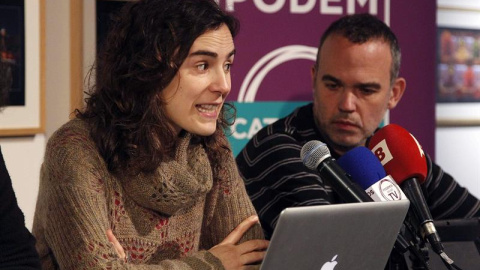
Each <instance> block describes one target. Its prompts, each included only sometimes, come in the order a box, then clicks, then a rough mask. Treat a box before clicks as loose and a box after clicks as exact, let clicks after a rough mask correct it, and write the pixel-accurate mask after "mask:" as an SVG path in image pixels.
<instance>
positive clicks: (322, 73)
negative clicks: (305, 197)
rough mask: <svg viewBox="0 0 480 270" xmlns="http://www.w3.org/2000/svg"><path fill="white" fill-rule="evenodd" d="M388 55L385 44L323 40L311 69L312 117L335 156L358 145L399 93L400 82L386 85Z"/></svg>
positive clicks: (363, 140)
mask: <svg viewBox="0 0 480 270" xmlns="http://www.w3.org/2000/svg"><path fill="white" fill-rule="evenodd" d="M391 63H392V56H391V52H390V47H389V45H388V43H385V42H383V41H382V40H372V41H369V42H366V43H363V44H353V43H351V42H350V41H348V39H346V38H344V37H341V36H339V35H332V36H329V37H328V38H327V39H326V40H325V42H324V44H323V46H322V48H321V50H320V56H319V63H318V68H317V69H315V68H312V79H313V89H314V90H313V91H314V116H315V118H316V124H317V126H318V127H319V129H320V131H321V133H322V134H323V135H324V136H325V137H326V139H327V140H328V142H327V143H329V144H331V145H332V146H333V147H334V149H335V151H336V152H338V153H339V154H343V153H344V152H346V151H348V150H350V149H351V148H353V147H356V146H359V145H364V144H365V141H366V139H367V137H369V136H371V135H372V134H373V132H374V131H375V129H376V128H377V127H378V125H379V124H380V122H381V121H382V119H383V117H384V115H385V112H386V111H387V109H392V108H394V107H395V106H396V104H397V103H398V101H399V100H400V98H401V96H402V94H403V91H404V89H405V80H404V79H402V78H397V79H396V80H395V82H394V84H393V85H391V84H390V70H391Z"/></svg>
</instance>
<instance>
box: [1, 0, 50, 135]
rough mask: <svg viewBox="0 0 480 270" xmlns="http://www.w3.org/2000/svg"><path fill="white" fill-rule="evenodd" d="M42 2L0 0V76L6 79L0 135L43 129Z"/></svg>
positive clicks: (33, 131) (40, 130)
mask: <svg viewBox="0 0 480 270" xmlns="http://www.w3.org/2000/svg"><path fill="white" fill-rule="evenodd" d="M44 1H45V0H29V1H26V0H0V61H1V65H2V72H1V76H2V80H3V81H5V82H6V89H5V93H6V94H5V95H4V98H5V100H6V106H5V107H4V108H3V110H2V112H1V113H0V136H25V135H34V134H36V133H42V132H43V131H44V118H45V115H44V103H45V102H44V84H45V82H44V71H45V66H44V36H45V34H44V31H45V29H44V25H45V20H44V16H45V2H44ZM27 18H28V19H27Z"/></svg>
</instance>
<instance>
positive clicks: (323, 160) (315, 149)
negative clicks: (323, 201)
mask: <svg viewBox="0 0 480 270" xmlns="http://www.w3.org/2000/svg"><path fill="white" fill-rule="evenodd" d="M300 157H301V159H302V162H303V164H304V165H305V166H306V167H307V168H309V169H311V170H314V171H318V172H319V173H320V176H321V177H322V178H323V179H327V180H328V181H329V183H330V185H332V188H333V189H334V190H335V191H336V192H337V193H338V194H339V195H340V197H341V198H342V199H343V200H344V201H345V202H371V201H373V200H372V199H371V198H370V197H369V196H368V195H367V194H366V193H365V191H363V190H361V188H360V187H359V186H358V185H356V184H355V183H353V182H352V181H351V179H350V177H349V176H348V175H347V173H346V172H345V171H344V170H343V169H342V168H340V166H338V164H337V163H336V162H335V159H334V158H333V157H332V156H331V155H330V150H328V147H327V145H326V144H325V143H323V142H321V141H316V140H313V141H309V142H307V143H306V144H305V145H303V147H302V151H301V152H300Z"/></svg>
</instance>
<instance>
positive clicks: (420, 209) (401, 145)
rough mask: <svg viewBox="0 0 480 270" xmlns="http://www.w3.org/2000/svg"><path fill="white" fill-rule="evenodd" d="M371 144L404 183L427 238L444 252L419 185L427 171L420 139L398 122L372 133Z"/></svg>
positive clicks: (376, 153) (403, 187)
mask: <svg viewBox="0 0 480 270" xmlns="http://www.w3.org/2000/svg"><path fill="white" fill-rule="evenodd" d="M368 147H369V148H370V149H371V151H372V152H373V153H374V154H375V156H377V158H378V159H379V160H380V162H381V164H382V165H383V167H384V169H385V171H386V172H387V173H388V174H390V175H391V176H392V177H393V179H394V180H395V181H396V182H397V184H399V185H400V186H401V187H402V189H403V191H404V192H405V194H406V195H407V198H408V199H409V200H410V202H411V205H412V206H413V212H414V214H415V216H416V217H417V219H418V221H419V223H420V226H421V228H422V232H423V236H424V238H426V239H427V240H428V242H429V243H430V245H431V246H432V248H433V250H434V251H435V252H436V253H437V254H439V255H441V256H442V254H444V252H443V251H444V247H443V245H442V243H441V240H440V236H439V235H438V233H437V230H436V229H435V226H434V224H433V218H432V215H431V213H430V210H429V209H428V205H427V202H426V200H425V197H424V196H423V193H422V190H421V187H420V184H421V183H423V182H424V181H425V178H426V175H427V162H426V157H425V153H424V152H423V150H422V147H421V146H420V144H419V143H418V141H417V139H415V137H414V136H413V135H412V134H410V133H409V132H408V131H407V130H405V129H404V128H402V127H400V126H399V125H395V124H389V125H387V126H385V127H383V128H381V129H380V130H379V131H377V132H376V133H375V134H374V135H373V137H372V138H371V139H370V142H369V145H368Z"/></svg>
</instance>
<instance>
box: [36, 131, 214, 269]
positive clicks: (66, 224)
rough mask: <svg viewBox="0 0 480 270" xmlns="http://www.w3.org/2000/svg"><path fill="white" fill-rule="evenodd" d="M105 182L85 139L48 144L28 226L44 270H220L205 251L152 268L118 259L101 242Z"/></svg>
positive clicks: (62, 137)
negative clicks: (30, 227) (32, 227)
mask: <svg viewBox="0 0 480 270" xmlns="http://www.w3.org/2000/svg"><path fill="white" fill-rule="evenodd" d="M105 177H108V176H107V171H106V168H105V164H104V163H103V162H102V161H101V158H100V156H99V155H98V152H97V151H96V148H95V147H94V145H93V143H91V142H90V141H89V140H88V139H86V138H82V137H81V136H77V134H68V132H64V133H60V134H56V135H54V137H52V139H51V140H50V141H49V143H48V145H47V150H46V154H45V159H44V163H43V165H42V172H41V180H40V190H39V195H38V202H37V209H36V213H35V221H34V234H35V235H36V236H37V238H38V239H39V242H40V243H39V244H37V249H38V250H39V253H40V256H41V258H42V263H43V267H44V268H50V267H52V268H53V267H55V268H58V267H59V268H60V269H172V270H176V269H182V270H183V269H223V267H222V265H221V262H220V261H219V260H218V259H217V258H216V257H214V256H213V255H212V254H211V253H209V252H208V251H199V252H197V253H195V254H194V255H193V256H190V257H184V258H181V259H172V260H163V261H160V262H159V263H157V264H155V265H154V264H131V263H127V262H125V261H124V260H121V259H119V258H118V256H117V255H116V252H115V250H114V249H113V247H112V246H111V245H110V243H109V241H108V239H107V236H106V230H107V229H109V228H110V222H109V213H108V210H107V209H108V207H107V198H106V195H105V187H104V182H103V180H102V179H104V178H105ZM48 257H50V258H52V259H51V260H49V259H48Z"/></svg>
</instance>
